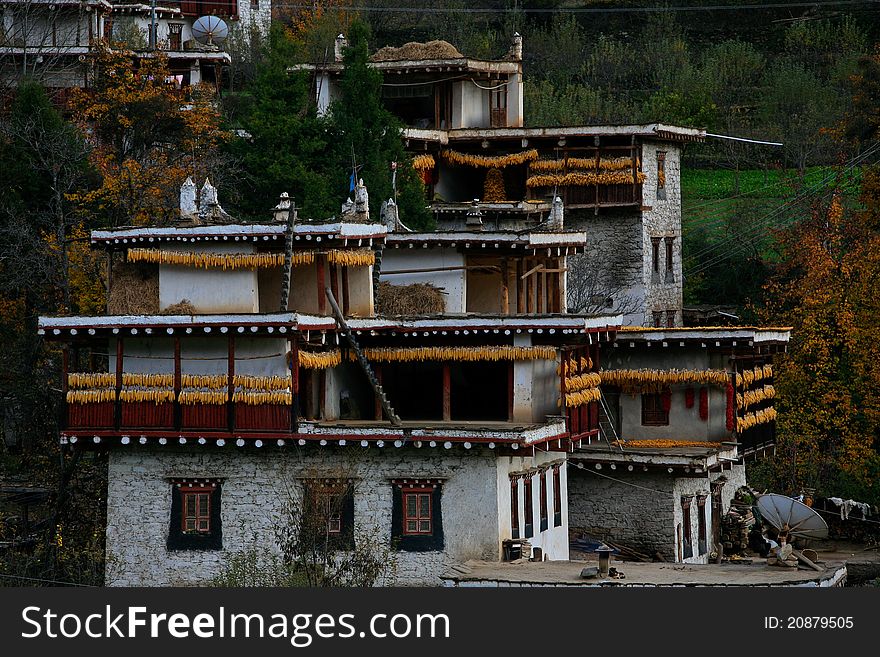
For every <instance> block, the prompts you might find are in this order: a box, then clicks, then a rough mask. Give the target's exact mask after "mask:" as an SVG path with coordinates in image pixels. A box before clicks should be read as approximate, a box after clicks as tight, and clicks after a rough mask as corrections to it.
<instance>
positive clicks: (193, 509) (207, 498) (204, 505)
mask: <svg viewBox="0 0 880 657" xmlns="http://www.w3.org/2000/svg"><path fill="white" fill-rule="evenodd" d="M214 490H215V489H214V488H211V487H201V486H199V487H196V486H191V487H187V488H181V489H180V529H181V531H183V532H187V533H189V532H197V533H199V534H210V533H211V495H213V494H214Z"/></svg>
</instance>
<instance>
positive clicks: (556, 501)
mask: <svg viewBox="0 0 880 657" xmlns="http://www.w3.org/2000/svg"><path fill="white" fill-rule="evenodd" d="M560 470H562V466H560V465H557V466H555V467H554V468H553V526H554V527H562V473H561V472H560Z"/></svg>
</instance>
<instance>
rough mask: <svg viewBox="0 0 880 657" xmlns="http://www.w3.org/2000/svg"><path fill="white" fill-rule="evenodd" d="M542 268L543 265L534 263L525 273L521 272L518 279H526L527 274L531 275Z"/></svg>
mask: <svg viewBox="0 0 880 657" xmlns="http://www.w3.org/2000/svg"><path fill="white" fill-rule="evenodd" d="M543 269H544V265H535V266H534V267H532V268H531V269H529V270H528V271H527V272H526V273H525V274H523V275H522V276H520V277H519V278H520V280H523V279H526V278H528V277H529V276H531V275H532V274H535V273H537V272H539V271H541V270H543Z"/></svg>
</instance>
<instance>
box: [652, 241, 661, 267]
mask: <svg viewBox="0 0 880 657" xmlns="http://www.w3.org/2000/svg"><path fill="white" fill-rule="evenodd" d="M651 271H653V272H654V273H655V274H659V273H660V238H659V237H652V238H651Z"/></svg>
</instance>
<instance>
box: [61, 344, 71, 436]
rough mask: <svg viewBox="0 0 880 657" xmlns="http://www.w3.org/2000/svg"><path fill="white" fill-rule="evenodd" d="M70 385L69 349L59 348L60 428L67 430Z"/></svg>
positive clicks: (66, 346)
mask: <svg viewBox="0 0 880 657" xmlns="http://www.w3.org/2000/svg"><path fill="white" fill-rule="evenodd" d="M69 383H70V347H69V346H68V345H66V344H65V345H64V346H63V347H61V394H62V396H63V398H64V401H63V402H62V404H61V426H62V427H63V428H65V429H66V428H67V426H68V422H69V409H68V406H67V390H68V387H69Z"/></svg>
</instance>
